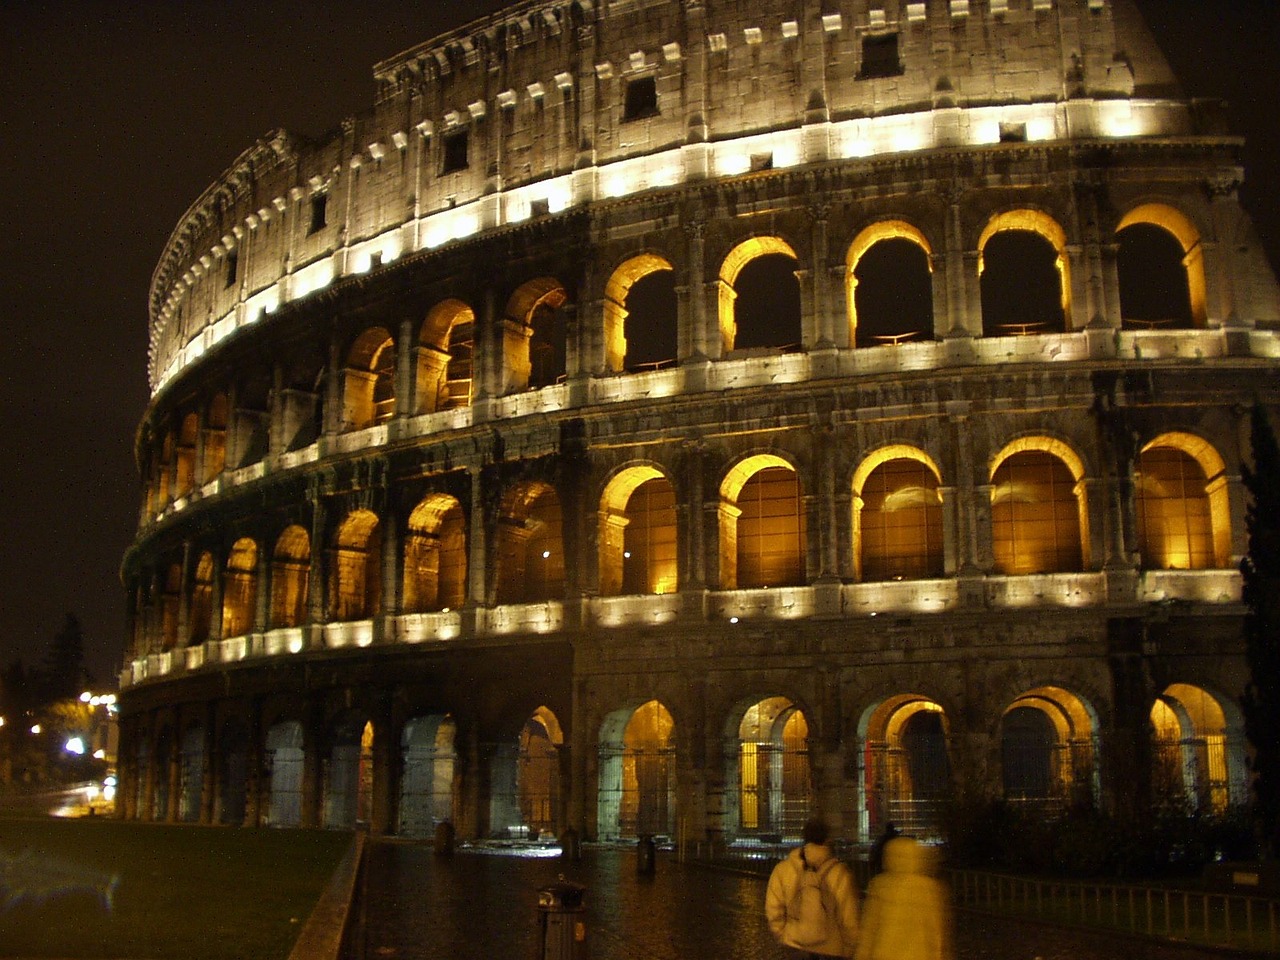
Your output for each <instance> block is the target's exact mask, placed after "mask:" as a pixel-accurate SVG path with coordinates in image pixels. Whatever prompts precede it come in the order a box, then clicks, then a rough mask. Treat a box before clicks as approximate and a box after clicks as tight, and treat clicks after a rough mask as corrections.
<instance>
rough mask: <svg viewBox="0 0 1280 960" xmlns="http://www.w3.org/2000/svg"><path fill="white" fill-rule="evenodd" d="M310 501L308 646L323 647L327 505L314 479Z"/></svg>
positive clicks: (310, 491) (310, 490)
mask: <svg viewBox="0 0 1280 960" xmlns="http://www.w3.org/2000/svg"><path fill="white" fill-rule="evenodd" d="M307 497H308V499H309V500H310V501H311V560H310V563H309V564H308V570H307V622H308V625H309V627H310V637H309V641H308V644H307V645H308V646H309V647H311V648H312V649H315V648H318V647H322V646H324V630H323V624H324V622H325V591H326V589H327V586H328V584H327V575H328V570H327V569H326V564H325V559H326V558H327V557H328V553H327V552H326V551H325V506H324V501H323V500H322V499H321V498H320V490H319V487H318V485H317V484H316V483H315V482H313V483H312V484H311V485H310V489H308V491H307Z"/></svg>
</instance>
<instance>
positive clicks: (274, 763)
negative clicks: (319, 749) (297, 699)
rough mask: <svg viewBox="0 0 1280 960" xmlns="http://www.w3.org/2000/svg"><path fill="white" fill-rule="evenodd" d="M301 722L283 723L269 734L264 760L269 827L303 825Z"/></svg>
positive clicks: (288, 721)
mask: <svg viewBox="0 0 1280 960" xmlns="http://www.w3.org/2000/svg"><path fill="white" fill-rule="evenodd" d="M303 742H304V741H303V736H302V723H301V722H300V721H298V720H282V721H280V722H279V723H276V724H274V725H272V727H271V728H270V729H269V730H268V731H267V738H266V743H265V747H266V749H265V751H264V752H265V754H266V756H265V757H264V759H265V760H266V764H267V769H268V770H270V771H271V773H270V786H269V790H270V793H269V796H268V798H267V817H266V822H267V826H269V827H298V826H301V825H302V769H303V764H304V753H303Z"/></svg>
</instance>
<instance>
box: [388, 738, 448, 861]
mask: <svg viewBox="0 0 1280 960" xmlns="http://www.w3.org/2000/svg"><path fill="white" fill-rule="evenodd" d="M457 730H458V728H457V724H456V723H454V721H453V718H452V717H451V716H449V715H448V714H443V715H441V714H433V715H429V716H422V717H415V718H414V719H412V720H410V721H409V722H408V723H406V724H405V725H404V730H403V732H402V733H401V735H400V749H401V757H402V760H403V763H404V770H403V773H402V775H401V779H400V804H399V815H400V823H399V825H398V827H397V831H396V832H397V833H399V834H400V835H401V836H403V837H429V836H432V835H433V834H434V832H435V828H436V826H437V825H439V824H440V823H443V822H444V821H446V820H447V821H449V822H450V823H452V822H453V820H454V803H455V795H456V790H457V785H456V783H455V779H456V776H455V775H456V770H457V762H458V753H457V749H456V746H455V739H456V737H457Z"/></svg>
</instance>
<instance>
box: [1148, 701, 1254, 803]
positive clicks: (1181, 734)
mask: <svg viewBox="0 0 1280 960" xmlns="http://www.w3.org/2000/svg"><path fill="white" fill-rule="evenodd" d="M1150 720H1151V730H1152V750H1151V753H1152V765H1153V770H1152V794H1153V796H1157V797H1164V798H1166V799H1167V801H1168V802H1169V804H1170V805H1171V806H1172V807H1174V808H1175V809H1178V810H1180V811H1181V812H1185V813H1195V812H1199V813H1210V814H1223V813H1226V812H1227V810H1228V809H1230V808H1231V807H1237V806H1241V805H1243V804H1244V803H1246V802H1247V800H1248V787H1247V784H1248V772H1247V764H1246V749H1245V740H1244V733H1243V730H1244V728H1243V721H1242V718H1241V717H1240V712H1239V709H1238V708H1237V707H1236V706H1235V704H1234V703H1232V702H1231V701H1230V700H1228V699H1226V698H1224V697H1219V696H1217V695H1215V694H1214V693H1212V692H1210V691H1209V690H1207V689H1205V688H1204V687H1201V686H1197V685H1194V684H1189V683H1172V684H1170V685H1169V686H1168V687H1166V688H1165V689H1164V690H1163V691H1162V692H1161V694H1160V695H1159V696H1158V697H1157V698H1156V700H1155V702H1154V703H1153V704H1152V707H1151V715H1150Z"/></svg>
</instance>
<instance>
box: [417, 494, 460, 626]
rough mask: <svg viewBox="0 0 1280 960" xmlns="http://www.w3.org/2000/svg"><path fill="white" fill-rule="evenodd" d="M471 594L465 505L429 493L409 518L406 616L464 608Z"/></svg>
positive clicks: (455, 499) (449, 498)
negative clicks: (463, 507)
mask: <svg viewBox="0 0 1280 960" xmlns="http://www.w3.org/2000/svg"><path fill="white" fill-rule="evenodd" d="M466 595H467V524H466V517H465V515H464V513H463V510H462V504H461V503H459V502H458V500H457V498H456V497H452V496H449V495H448V494H445V493H434V494H428V495H427V496H426V497H424V498H423V499H422V501H421V502H420V503H419V504H418V505H417V506H416V507H414V509H413V513H412V514H410V516H409V528H408V530H407V531H406V534H405V542H404V590H403V593H402V598H403V609H404V612H405V613H423V612H425V611H430V610H444V609H453V608H456V607H461V606H462V605H463V604H464V603H465V602H466Z"/></svg>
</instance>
